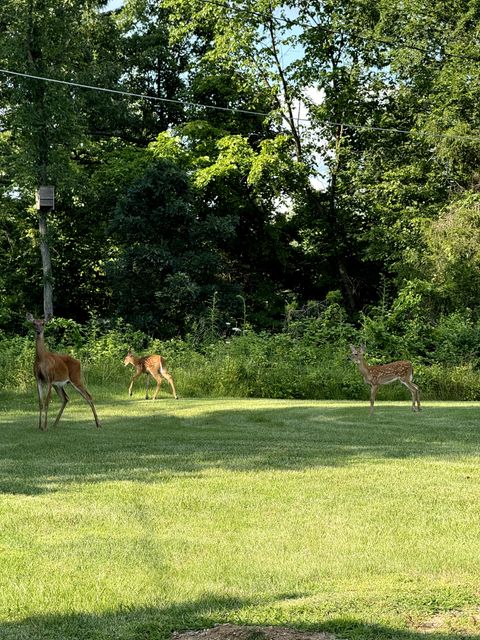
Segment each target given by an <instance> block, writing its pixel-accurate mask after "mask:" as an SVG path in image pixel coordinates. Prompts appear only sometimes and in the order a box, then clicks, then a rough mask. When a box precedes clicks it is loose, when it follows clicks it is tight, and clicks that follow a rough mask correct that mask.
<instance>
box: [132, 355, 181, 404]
mask: <svg viewBox="0 0 480 640" xmlns="http://www.w3.org/2000/svg"><path fill="white" fill-rule="evenodd" d="M123 364H124V365H125V366H127V364H132V365H133V366H134V367H135V373H134V374H133V377H132V379H131V381H130V386H129V387H128V395H129V396H131V395H132V389H133V383H134V382H135V380H136V379H137V378H139V377H140V376H141V375H142V373H146V374H147V387H146V390H145V399H146V400H148V383H149V380H150V378H149V375H150V376H152V378H154V379H155V380H156V382H157V388H156V389H155V393H154V394H153V399H154V400H156V398H157V394H158V391H159V389H160V385H161V384H162V381H163V379H165V380H167V382H168V383H169V385H170V386H171V388H172V392H173V397H174V398H175V399H178V396H177V391H176V389H175V384H174V382H173V378H172V376H171V375H170V374H169V372H168V371H167V369H166V367H165V359H164V358H163V356H159V355H156V354H152V355H150V356H136V355H135V354H133V353H132V352H131V351H129V352H128V353H127V355H126V356H125V359H124V361H123Z"/></svg>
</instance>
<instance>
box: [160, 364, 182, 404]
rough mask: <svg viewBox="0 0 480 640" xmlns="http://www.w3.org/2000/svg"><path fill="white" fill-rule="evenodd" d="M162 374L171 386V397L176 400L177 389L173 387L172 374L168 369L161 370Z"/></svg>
mask: <svg viewBox="0 0 480 640" xmlns="http://www.w3.org/2000/svg"><path fill="white" fill-rule="evenodd" d="M162 376H163V377H164V378H165V380H166V381H167V382H168V384H169V385H170V386H171V387H172V392H173V397H174V398H175V400H178V396H177V391H176V389H175V385H174V383H173V378H172V376H171V375H170V374H169V373H168V371H165V369H164V370H163V371H162Z"/></svg>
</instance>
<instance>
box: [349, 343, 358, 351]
mask: <svg viewBox="0 0 480 640" xmlns="http://www.w3.org/2000/svg"><path fill="white" fill-rule="evenodd" d="M350 351H351V352H352V353H356V351H357V350H356V349H355V347H354V346H353V344H351V345H350Z"/></svg>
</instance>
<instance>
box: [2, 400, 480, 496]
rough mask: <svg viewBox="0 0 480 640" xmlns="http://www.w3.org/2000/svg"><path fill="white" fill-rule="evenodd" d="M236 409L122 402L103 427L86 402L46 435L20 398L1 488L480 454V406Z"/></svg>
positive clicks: (8, 418)
mask: <svg viewBox="0 0 480 640" xmlns="http://www.w3.org/2000/svg"><path fill="white" fill-rule="evenodd" d="M232 402H233V403H235V402H236V401H232ZM27 403H28V405H29V406H28V408H25V405H26V404H27ZM109 406H110V413H109V409H108V407H109ZM79 407H80V410H79ZM112 407H114V409H115V412H114V413H113V412H112ZM226 407H227V408H226ZM229 407H230V404H229V401H218V403H215V401H209V402H205V401H195V400H188V401H184V402H183V404H182V401H179V402H178V403H177V402H175V401H172V400H167V401H157V403H156V404H154V403H153V402H152V401H150V402H145V401H143V402H135V401H133V402H132V401H124V402H122V401H117V400H116V401H115V402H114V403H112V404H111V405H106V406H105V407H104V415H103V419H102V422H103V425H104V428H102V429H100V430H97V429H96V428H95V426H94V424H93V420H92V419H91V414H90V413H89V411H90V410H89V408H88V406H86V405H85V407H81V405H80V404H77V405H76V407H75V409H74V410H72V408H71V407H68V408H69V409H70V414H69V415H68V416H66V415H65V414H64V418H62V422H61V424H60V426H59V427H57V428H55V429H53V428H50V429H49V430H48V431H47V432H40V431H39V430H38V429H36V428H35V424H36V411H35V410H34V408H32V406H31V401H30V399H28V400H27V399H25V403H24V404H22V403H19V402H18V401H17V403H16V408H15V410H14V411H12V412H8V411H7V412H4V413H3V415H4V417H5V420H2V427H1V428H0V461H1V462H0V491H2V492H4V493H11V494H26V495H32V496H34V495H37V494H40V493H42V492H45V491H54V490H55V487H56V486H57V484H58V483H61V484H63V483H65V482H82V483H85V482H102V481H111V480H130V481H143V482H150V481H152V480H154V481H156V482H158V481H161V480H162V478H164V479H165V480H166V481H168V480H169V479H171V477H172V475H185V474H201V473H202V472H204V471H205V470H207V469H212V468H213V469H215V468H218V469H227V470H240V471H261V470H301V469H306V468H312V467H318V466H341V465H350V464H356V463H358V462H362V461H369V460H370V461H372V462H376V463H378V462H381V461H382V460H387V459H395V458H397V459H406V458H420V457H425V458H426V457H431V458H435V459H455V458H461V457H468V456H476V455H478V453H479V452H480V429H479V428H478V424H479V417H480V406H479V407H478V408H477V407H475V406H470V405H469V406H458V407H456V406H451V405H450V406H441V405H440V406H433V407H427V408H426V409H425V411H423V412H421V413H420V414H413V413H412V412H410V411H409V408H408V405H406V406H404V405H403V404H402V405H387V404H382V405H379V407H378V410H377V411H378V413H377V414H376V415H375V416H373V417H372V418H369V417H368V407H367V406H363V405H362V406H360V405H358V404H355V405H351V404H348V403H343V404H341V405H340V406H339V405H332V406H329V405H322V404H321V403H306V402H300V403H296V402H291V403H289V402H287V401H278V402H275V401H273V402H272V401H266V402H263V401H255V400H252V401H242V402H241V403H240V404H239V405H237V408H235V409H231V408H229ZM54 411H55V409H54ZM99 413H100V414H101V413H102V407H99Z"/></svg>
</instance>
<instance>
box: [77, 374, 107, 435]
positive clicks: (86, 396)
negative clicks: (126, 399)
mask: <svg viewBox="0 0 480 640" xmlns="http://www.w3.org/2000/svg"><path fill="white" fill-rule="evenodd" d="M70 383H71V384H72V386H73V387H74V388H75V389H76V390H77V391H78V393H79V394H80V395H81V396H82V398H84V399H85V400H86V401H87V402H88V404H89V405H90V409H91V410H92V413H93V417H94V419H95V424H96V425H97V427H98V428H100V427H101V424H100V421H99V419H98V416H97V412H96V411H95V406H94V404H93V398H92V396H91V395H90V394H89V393H88V391H87V390H86V389H85V387H83V386H81V385H76V384H73V382H72V381H71V380H70Z"/></svg>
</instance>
